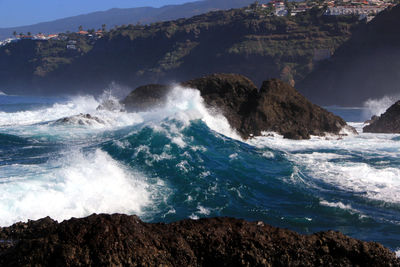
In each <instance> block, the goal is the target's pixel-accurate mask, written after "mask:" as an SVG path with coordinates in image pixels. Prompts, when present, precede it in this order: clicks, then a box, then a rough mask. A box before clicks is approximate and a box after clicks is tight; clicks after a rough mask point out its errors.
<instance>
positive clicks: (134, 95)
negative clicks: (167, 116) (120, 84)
mask: <svg viewBox="0 0 400 267" xmlns="http://www.w3.org/2000/svg"><path fill="white" fill-rule="evenodd" d="M169 91H170V87H169V86H166V85H161V84H149V85H144V86H140V87H138V88H136V89H135V90H134V91H132V92H131V93H130V94H129V95H128V96H127V97H126V98H125V99H124V100H122V101H121V103H122V104H123V105H125V108H126V109H127V110H128V111H131V112H139V111H147V110H149V109H153V108H156V107H158V106H161V105H162V103H163V102H165V100H166V98H167V94H168V92H169Z"/></svg>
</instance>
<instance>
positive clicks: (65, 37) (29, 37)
mask: <svg viewBox="0 0 400 267" xmlns="http://www.w3.org/2000/svg"><path fill="white" fill-rule="evenodd" d="M75 34H78V35H80V36H85V37H87V38H90V39H99V38H102V37H103V35H104V32H103V31H102V30H98V31H96V32H95V31H91V32H88V31H83V30H80V31H78V32H76V33H75ZM72 39H73V38H72V37H71V34H66V33H57V34H47V35H46V34H42V33H38V34H34V35H31V34H26V35H25V34H14V37H12V38H7V39H5V40H2V41H0V46H5V45H7V44H9V43H15V42H18V41H20V40H60V41H68V40H69V41H68V44H67V47H66V48H67V49H71V50H76V49H77V47H76V43H77V42H76V40H72Z"/></svg>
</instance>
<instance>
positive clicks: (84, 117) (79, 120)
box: [54, 113, 105, 125]
mask: <svg viewBox="0 0 400 267" xmlns="http://www.w3.org/2000/svg"><path fill="white" fill-rule="evenodd" d="M54 123H55V124H69V125H96V124H105V122H104V121H103V120H102V119H100V118H99V117H96V116H92V115H90V114H82V113H81V114H78V115H75V116H70V117H65V118H62V119H59V120H57V121H55V122H54Z"/></svg>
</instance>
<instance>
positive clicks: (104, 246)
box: [0, 214, 400, 266]
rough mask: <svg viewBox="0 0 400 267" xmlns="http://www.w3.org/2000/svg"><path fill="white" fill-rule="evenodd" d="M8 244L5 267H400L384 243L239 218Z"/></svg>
mask: <svg viewBox="0 0 400 267" xmlns="http://www.w3.org/2000/svg"><path fill="white" fill-rule="evenodd" d="M22 226H27V227H22ZM0 239H2V240H12V241H11V242H10V243H9V245H8V246H0V265H1V266H400V265H399V264H400V261H399V259H397V258H396V256H395V254H394V253H393V252H391V251H390V250H388V249H386V248H384V247H383V246H382V245H380V244H378V243H374V242H363V241H359V240H356V239H353V238H350V237H347V236H345V235H343V234H341V233H339V232H333V231H329V232H321V233H317V234H313V235H310V236H306V235H300V234H297V233H295V232H293V231H290V230H286V229H279V228H275V227H272V226H269V225H267V224H264V223H260V222H247V221H244V220H238V219H232V218H210V219H200V220H198V221H193V220H183V221H180V222H176V223H171V224H163V223H155V224H151V223H144V222H142V221H141V220H140V219H139V218H138V217H136V216H127V215H121V214H114V215H105V214H101V215H95V214H94V215H91V216H89V217H86V218H83V219H70V220H68V221H64V222H62V223H56V222H55V221H53V220H51V219H50V218H45V219H42V220H39V221H30V222H28V223H19V224H15V225H13V226H10V227H6V228H2V229H1V228H0Z"/></svg>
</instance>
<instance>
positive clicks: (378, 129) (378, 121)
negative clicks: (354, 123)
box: [363, 101, 400, 133]
mask: <svg viewBox="0 0 400 267" xmlns="http://www.w3.org/2000/svg"><path fill="white" fill-rule="evenodd" d="M363 132H364V133H400V101H397V102H396V103H395V104H393V105H392V106H391V107H390V108H388V110H386V112H385V113H383V114H382V115H381V116H380V117H375V119H374V120H371V123H370V124H369V125H367V126H365V127H364V128H363Z"/></svg>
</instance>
